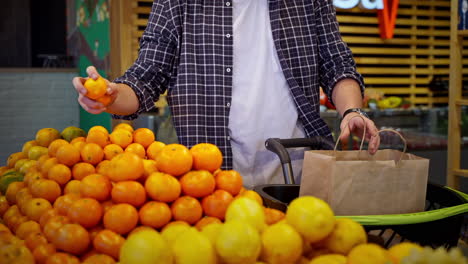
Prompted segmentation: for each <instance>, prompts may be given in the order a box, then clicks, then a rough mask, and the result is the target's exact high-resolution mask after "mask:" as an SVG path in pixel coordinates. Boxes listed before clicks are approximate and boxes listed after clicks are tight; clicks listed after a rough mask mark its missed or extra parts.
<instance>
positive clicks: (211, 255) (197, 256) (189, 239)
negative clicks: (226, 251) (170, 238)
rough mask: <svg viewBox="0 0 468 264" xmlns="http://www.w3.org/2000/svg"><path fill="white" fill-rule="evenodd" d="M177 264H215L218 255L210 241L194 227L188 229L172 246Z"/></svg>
mask: <svg viewBox="0 0 468 264" xmlns="http://www.w3.org/2000/svg"><path fill="white" fill-rule="evenodd" d="M172 252H173V253H174V260H175V263H177V264H186V263H187V264H215V263H216V253H215V250H214V247H213V245H212V244H211V242H210V240H209V239H208V238H207V237H205V236H204V235H202V234H201V233H200V232H198V230H197V229H196V228H194V227H191V228H189V229H186V230H185V231H183V232H182V234H181V235H180V236H178V237H177V238H176V240H175V241H174V244H172Z"/></svg>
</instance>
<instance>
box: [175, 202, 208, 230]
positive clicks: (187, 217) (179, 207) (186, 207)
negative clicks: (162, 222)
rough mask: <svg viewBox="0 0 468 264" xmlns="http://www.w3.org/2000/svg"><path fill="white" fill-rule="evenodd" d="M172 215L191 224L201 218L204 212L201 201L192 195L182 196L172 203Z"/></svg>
mask: <svg viewBox="0 0 468 264" xmlns="http://www.w3.org/2000/svg"><path fill="white" fill-rule="evenodd" d="M171 211H172V216H173V217H174V219H175V220H180V221H184V222H187V223H189V224H191V225H193V224H195V223H196V222H198V220H200V218H201V217H202V214H203V210H202V207H201V205H200V202H199V201H198V200H197V199H195V198H193V197H190V196H182V197H179V198H178V199H177V200H175V201H174V203H172V205H171Z"/></svg>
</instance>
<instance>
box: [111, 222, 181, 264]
mask: <svg viewBox="0 0 468 264" xmlns="http://www.w3.org/2000/svg"><path fill="white" fill-rule="evenodd" d="M134 263H138V264H153V263H159V264H172V263H173V256H172V251H171V249H170V247H169V245H168V243H167V242H166V241H165V240H164V239H163V237H162V236H161V235H160V234H159V233H158V232H157V231H155V230H149V229H148V230H141V231H139V232H136V233H133V234H132V235H130V236H129V237H128V238H127V240H126V241H125V242H124V244H123V245H122V248H121V249H120V264H134Z"/></svg>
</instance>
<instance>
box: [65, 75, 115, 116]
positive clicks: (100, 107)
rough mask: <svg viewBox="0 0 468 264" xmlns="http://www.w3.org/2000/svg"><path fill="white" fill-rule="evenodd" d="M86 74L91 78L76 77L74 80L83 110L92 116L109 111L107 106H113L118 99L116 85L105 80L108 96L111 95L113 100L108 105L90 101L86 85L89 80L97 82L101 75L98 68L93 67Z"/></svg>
mask: <svg viewBox="0 0 468 264" xmlns="http://www.w3.org/2000/svg"><path fill="white" fill-rule="evenodd" d="M86 73H87V74H88V76H89V77H86V78H83V77H75V78H73V81H72V83H73V86H74V87H75V90H76V91H77V92H78V103H79V104H80V105H81V107H83V109H84V110H85V111H86V112H88V113H90V114H100V113H102V112H105V111H106V110H107V106H109V105H111V104H112V103H113V102H114V101H115V99H116V97H117V87H116V84H115V83H111V82H109V81H108V80H107V79H104V80H105V81H106V83H107V91H106V95H109V96H110V98H111V100H110V103H109V104H107V105H104V104H103V103H101V102H99V101H97V100H93V99H90V98H89V97H87V96H86V92H87V91H86V88H85V87H84V83H85V82H86V80H87V79H89V78H92V79H93V80H97V79H98V78H99V77H100V75H99V73H98V72H97V70H96V68H95V67H93V66H89V67H88V68H86Z"/></svg>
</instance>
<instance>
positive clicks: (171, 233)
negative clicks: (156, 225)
mask: <svg viewBox="0 0 468 264" xmlns="http://www.w3.org/2000/svg"><path fill="white" fill-rule="evenodd" d="M187 229H190V226H189V225H188V224H187V225H184V224H173V225H170V226H167V227H164V228H163V230H162V231H161V235H162V237H163V238H164V239H165V240H166V241H167V243H168V244H169V246H172V244H173V243H174V241H175V240H176V239H177V237H178V236H179V235H180V234H181V233H182V232H184V231H185V230H187Z"/></svg>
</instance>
